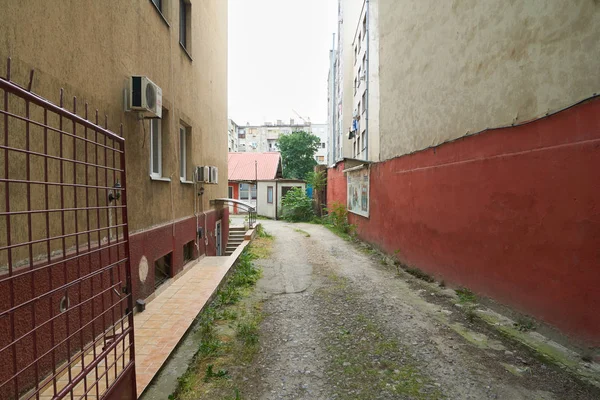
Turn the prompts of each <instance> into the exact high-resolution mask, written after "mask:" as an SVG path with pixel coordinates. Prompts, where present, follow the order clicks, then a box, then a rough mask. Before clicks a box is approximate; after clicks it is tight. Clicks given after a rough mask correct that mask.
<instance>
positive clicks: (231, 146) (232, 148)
mask: <svg viewBox="0 0 600 400" xmlns="http://www.w3.org/2000/svg"><path fill="white" fill-rule="evenodd" d="M239 131H240V127H239V126H238V124H236V123H235V122H234V121H233V120H232V119H230V120H228V124H227V150H228V152H229V153H231V152H237V151H238V149H239V138H238V135H239Z"/></svg>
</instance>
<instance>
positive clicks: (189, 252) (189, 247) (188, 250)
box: [183, 240, 194, 264]
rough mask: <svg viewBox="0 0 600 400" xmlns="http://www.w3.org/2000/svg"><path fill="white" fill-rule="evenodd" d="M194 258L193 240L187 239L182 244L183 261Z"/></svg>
mask: <svg viewBox="0 0 600 400" xmlns="http://www.w3.org/2000/svg"><path fill="white" fill-rule="evenodd" d="M193 259H194V241H193V240H192V241H189V242H187V243H186V244H184V245H183V263H184V264H185V263H187V262H188V261H192V260H193Z"/></svg>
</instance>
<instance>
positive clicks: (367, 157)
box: [359, 0, 371, 161]
mask: <svg viewBox="0 0 600 400" xmlns="http://www.w3.org/2000/svg"><path fill="white" fill-rule="evenodd" d="M369 14H370V12H369V0H365V18H366V19H367V32H366V36H367V37H366V42H367V49H366V53H367V66H366V71H365V83H366V85H367V87H366V88H365V90H366V91H367V97H366V100H367V112H366V113H365V139H366V140H365V155H366V158H365V159H366V160H367V161H370V159H369V109H370V108H371V107H369V96H370V95H371V92H369V78H370V75H369V72H370V69H371V68H370V66H369V64H370V61H369V59H370V54H369V39H370V36H371V35H370V30H371V26H370V25H371V21H370V15H369ZM359 24H360V22H359ZM359 26H360V25H359Z"/></svg>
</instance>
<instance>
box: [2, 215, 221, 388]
mask: <svg viewBox="0 0 600 400" xmlns="http://www.w3.org/2000/svg"><path fill="white" fill-rule="evenodd" d="M228 218H229V211H228V209H227V207H223V209H221V210H210V211H208V212H206V220H205V218H204V215H202V216H200V217H199V221H198V226H199V227H201V228H202V230H203V234H202V239H201V240H200V246H199V247H200V251H199V252H198V250H195V252H194V257H196V258H197V257H198V256H199V255H201V254H206V255H215V254H216V241H215V223H216V221H217V220H219V219H220V220H221V223H222V224H221V229H222V238H223V245H222V246H223V249H225V247H226V246H227V236H228V232H229V219H228ZM207 229H208V235H207ZM195 237H196V218H195V217H191V218H188V219H185V220H183V221H179V222H176V223H175V224H173V225H166V226H162V227H158V228H155V229H151V230H148V231H144V232H141V233H138V234H135V235H131V236H130V242H129V243H130V260H131V277H132V286H133V300H134V302H135V300H136V299H140V298H146V297H148V296H149V295H150V294H152V293H153V292H154V261H155V260H156V259H158V258H160V257H162V256H163V255H165V254H167V253H169V252H173V259H172V264H173V268H172V276H174V275H176V274H178V273H179V272H181V271H182V270H183V266H184V261H183V245H184V244H185V243H187V242H189V241H192V240H194V239H195ZM205 238H206V239H207V242H205V240H204V239H205ZM92 249H93V248H92ZM82 251H87V249H82ZM73 255H74V253H73V252H70V253H68V256H69V257H72V256H73ZM142 255H145V256H146V258H147V259H148V277H147V279H146V281H145V282H143V283H142V282H141V280H140V275H139V269H138V268H139V267H138V266H139V262H140V260H141V257H142ZM124 258H125V249H124V246H122V245H121V246H119V247H114V248H113V249H112V250H110V251H109V250H108V249H105V250H103V251H100V252H97V253H93V254H92V255H90V256H84V257H81V258H79V259H74V260H71V261H68V262H66V263H59V264H57V265H55V266H52V267H50V268H44V266H43V265H42V264H40V265H36V268H38V269H37V270H35V271H34V272H33V273H23V274H22V275H19V276H18V277H15V278H14V279H13V280H12V281H13V293H14V300H13V302H12V303H11V289H10V282H9V280H8V279H7V276H6V275H0V312H4V311H6V310H9V309H11V308H12V307H14V306H18V305H20V304H24V303H25V302H28V301H29V300H30V299H32V298H34V297H37V296H42V295H44V294H45V293H47V292H48V291H50V290H51V289H57V288H58V287H61V286H62V285H65V283H68V282H74V281H76V280H77V279H78V278H79V277H81V276H86V275H88V274H91V273H92V272H94V271H97V270H99V268H100V267H101V266H106V265H109V264H112V263H116V262H117V261H118V260H122V259H124ZM53 261H54V260H53ZM26 271H27V268H26V267H23V268H20V269H18V270H17V271H16V273H22V272H26ZM32 279H33V284H32ZM119 281H122V282H125V264H124V263H121V264H119V268H115V269H114V270H113V272H112V273H111V272H109V271H107V272H104V273H102V274H98V275H95V276H94V277H93V278H90V279H87V280H84V281H83V282H82V283H81V284H74V285H73V286H71V287H70V288H69V291H68V297H69V300H70V307H71V308H70V309H69V310H68V311H65V312H63V313H61V312H60V310H59V304H60V301H61V299H62V297H63V296H64V295H65V291H64V290H60V291H57V292H56V293H55V294H53V295H52V296H48V297H47V298H44V299H43V300H42V301H37V302H35V307H33V306H30V305H28V306H25V307H22V308H19V309H18V310H17V311H16V312H14V337H15V338H22V339H21V340H20V341H19V342H18V343H17V345H16V352H17V354H18V356H17V357H16V359H14V358H13V348H12V346H9V344H10V343H11V342H12V340H13V339H12V338H13V334H12V331H11V322H12V321H11V318H10V317H8V316H6V317H4V318H0V366H2V368H0V398H1V399H4V398H11V396H12V394H13V393H14V390H15V385H14V381H9V382H7V381H8V380H9V379H10V378H11V377H12V376H13V375H14V374H15V373H16V371H19V372H20V371H23V372H21V373H20V375H19V378H18V379H19V389H26V388H28V387H30V386H31V385H33V384H34V383H35V380H36V374H37V376H38V377H39V378H41V377H44V376H45V375H46V374H48V373H49V372H50V371H51V369H52V365H53V359H52V358H53V357H54V359H55V360H56V363H57V364H60V363H61V361H62V360H64V359H66V356H67V353H68V350H69V349H68V348H67V347H68V346H67V343H66V342H65V343H64V344H63V345H61V346H59V348H58V349H57V350H55V352H54V354H52V352H51V353H49V354H48V355H46V356H44V357H42V358H41V359H40V360H39V362H38V364H37V366H36V365H35V364H34V365H32V366H31V367H28V366H29V365H30V364H31V363H32V362H33V361H34V360H35V359H36V357H39V356H40V355H42V354H45V353H46V352H48V351H50V349H51V347H52V346H53V343H60V342H61V341H63V340H65V339H66V338H67V336H68V334H67V332H70V333H73V332H77V331H78V330H79V329H80V327H81V326H84V325H86V324H87V323H89V322H90V321H92V319H94V318H95V317H96V316H99V315H101V313H102V311H103V310H104V309H105V307H104V306H105V305H109V304H112V302H113V301H116V299H115V296H114V295H113V292H112V290H111V291H107V292H106V293H105V294H104V296H101V295H100V296H98V294H100V293H102V292H104V291H106V290H107V288H109V287H110V286H112V284H111V282H115V283H116V282H119ZM93 296H97V297H96V298H95V299H94V300H91V301H88V299H90V298H92V297H93ZM80 301H81V302H82V303H83V302H86V301H87V302H86V303H85V304H84V305H83V306H82V307H78V306H77V305H78V304H79V302H80ZM126 306H127V305H126V304H125V303H123V305H122V307H121V309H118V308H116V309H115V312H114V315H113V313H112V312H109V313H106V314H105V319H104V320H102V319H99V320H97V321H96V322H95V323H92V324H90V325H89V326H88V327H85V328H84V329H83V330H81V333H80V334H76V335H75V336H73V337H72V339H71V340H70V341H69V346H70V352H71V353H74V352H76V351H78V350H79V349H81V347H82V344H83V345H86V344H87V343H89V342H90V341H91V340H92V338H93V337H95V336H97V335H99V334H100V332H102V331H104V329H105V328H107V327H108V326H110V325H112V324H113V323H114V321H116V320H118V318H119V317H120V316H121V315H123V314H124V312H125V307H126ZM34 312H35V321H34ZM56 315H59V317H58V318H56V319H54V322H53V323H50V322H48V321H49V320H50V319H51V317H52V316H56ZM67 321H68V322H67ZM42 325H43V326H42ZM34 326H41V327H40V328H38V329H37V330H36V334H35V335H33V334H28V333H29V332H30V331H31V330H32V329H33V328H34ZM34 336H35V337H34ZM6 346H9V347H6ZM36 354H37V355H36ZM13 360H15V361H13ZM14 363H16V365H15V364H14ZM15 367H16V368H15ZM36 368H37V371H36ZM5 382H7V383H6V384H4V383H5ZM131 384H132V383H131V382H129V383H125V385H126V386H127V385H129V386H131Z"/></svg>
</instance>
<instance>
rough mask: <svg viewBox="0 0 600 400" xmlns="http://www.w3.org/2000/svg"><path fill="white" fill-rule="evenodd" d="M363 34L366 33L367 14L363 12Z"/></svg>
mask: <svg viewBox="0 0 600 400" xmlns="http://www.w3.org/2000/svg"><path fill="white" fill-rule="evenodd" d="M363 34H364V35H365V36H366V35H367V14H365V18H364V19H363Z"/></svg>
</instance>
